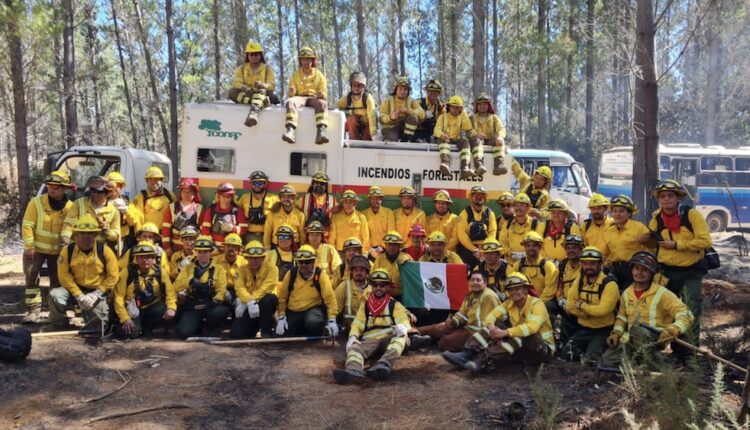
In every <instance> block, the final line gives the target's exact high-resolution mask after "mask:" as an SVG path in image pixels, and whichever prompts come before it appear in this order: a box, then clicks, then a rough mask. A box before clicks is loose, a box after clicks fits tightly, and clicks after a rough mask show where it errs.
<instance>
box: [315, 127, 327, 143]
mask: <svg viewBox="0 0 750 430" xmlns="http://www.w3.org/2000/svg"><path fill="white" fill-rule="evenodd" d="M326 128H328V127H326V126H324V125H319V126H318V134H317V135H316V136H315V144H316V145H323V144H326V143H328V137H327V136H326Z"/></svg>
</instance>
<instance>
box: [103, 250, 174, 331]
mask: <svg viewBox="0 0 750 430" xmlns="http://www.w3.org/2000/svg"><path fill="white" fill-rule="evenodd" d="M131 252H132V254H133V256H134V258H135V261H134V262H133V263H131V264H129V265H128V267H127V268H125V269H124V270H122V271H121V272H120V280H119V281H118V283H117V286H115V289H114V309H115V313H114V315H113V317H114V320H113V325H112V326H113V329H114V332H115V336H117V337H119V338H120V339H124V338H131V339H135V338H137V337H139V336H140V335H141V334H145V335H148V334H150V333H151V331H152V330H153V329H154V328H156V327H158V326H160V325H162V324H164V322H165V321H170V320H172V319H173V318H174V316H175V313H176V312H177V295H176V293H175V291H174V288H173V287H172V281H171V280H170V279H169V274H168V273H164V272H163V271H162V270H161V268H160V266H159V264H158V263H157V262H156V259H155V257H156V247H155V246H154V244H153V243H151V242H139V243H138V245H136V246H134V247H133V248H132V249H131Z"/></svg>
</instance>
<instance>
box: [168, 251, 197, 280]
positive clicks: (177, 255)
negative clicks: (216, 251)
mask: <svg viewBox="0 0 750 430" xmlns="http://www.w3.org/2000/svg"><path fill="white" fill-rule="evenodd" d="M193 262H195V251H193V252H192V253H191V254H190V255H186V254H185V249H184V248H183V249H181V250H179V251H177V252H174V253H172V258H170V260H169V278H170V279H172V280H173V281H174V280H175V279H176V278H177V275H178V274H179V273H180V272H181V271H182V269H184V268H185V266H187V265H188V264H190V263H193Z"/></svg>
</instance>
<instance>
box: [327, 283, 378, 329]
mask: <svg viewBox="0 0 750 430" xmlns="http://www.w3.org/2000/svg"><path fill="white" fill-rule="evenodd" d="M364 286H365V288H362V289H360V288H359V287H358V286H357V284H356V283H355V282H354V281H352V280H351V279H344V280H343V281H342V282H341V283H340V284H339V285H338V286H337V287H336V291H334V294H335V295H336V304H338V305H339V309H338V313H339V314H341V316H342V318H343V321H344V322H345V323H348V324H351V322H352V321H353V320H354V319H355V318H356V317H357V310H358V309H359V307H360V306H361V305H362V304H363V303H364V302H365V301H366V300H367V297H368V296H369V292H370V291H367V290H366V288H367V282H365V284H364ZM365 291H367V292H368V294H367V295H365Z"/></svg>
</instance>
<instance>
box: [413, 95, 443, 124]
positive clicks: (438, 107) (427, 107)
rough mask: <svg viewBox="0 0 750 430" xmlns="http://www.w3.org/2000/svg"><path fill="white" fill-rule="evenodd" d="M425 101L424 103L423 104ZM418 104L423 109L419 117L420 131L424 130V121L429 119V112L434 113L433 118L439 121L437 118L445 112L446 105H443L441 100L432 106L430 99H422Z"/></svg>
mask: <svg viewBox="0 0 750 430" xmlns="http://www.w3.org/2000/svg"><path fill="white" fill-rule="evenodd" d="M423 101H424V103H422V102H423ZM417 103H418V104H419V107H421V108H422V111H421V112H420V115H419V129H420V130H423V129H424V124H423V123H424V120H425V118H427V111H430V112H432V117H433V118H435V120H437V118H438V117H439V116H440V115H441V114H442V113H444V112H445V108H446V106H445V103H443V102H442V101H441V100H438V101H437V103H435V104H432V103H430V100H429V99H428V98H426V97H425V98H422V99H419V100H417Z"/></svg>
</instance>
